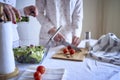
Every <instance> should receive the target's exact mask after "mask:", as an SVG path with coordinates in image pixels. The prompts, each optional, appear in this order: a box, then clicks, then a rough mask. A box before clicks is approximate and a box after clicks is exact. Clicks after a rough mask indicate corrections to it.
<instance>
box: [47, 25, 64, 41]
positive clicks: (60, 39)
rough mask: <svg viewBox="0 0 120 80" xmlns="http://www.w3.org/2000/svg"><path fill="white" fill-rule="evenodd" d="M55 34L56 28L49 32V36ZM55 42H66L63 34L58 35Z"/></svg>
mask: <svg viewBox="0 0 120 80" xmlns="http://www.w3.org/2000/svg"><path fill="white" fill-rule="evenodd" d="M55 32H56V28H55V27H53V28H52V29H50V30H49V31H48V34H51V35H54V33H55ZM54 40H55V41H56V42H60V41H62V40H65V38H64V36H63V35H62V34H61V33H58V34H57V35H56V36H55V37H54Z"/></svg>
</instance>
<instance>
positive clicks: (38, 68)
mask: <svg viewBox="0 0 120 80" xmlns="http://www.w3.org/2000/svg"><path fill="white" fill-rule="evenodd" d="M37 71H39V72H40V73H41V74H43V73H45V67H44V66H42V65H40V66H38V67H37Z"/></svg>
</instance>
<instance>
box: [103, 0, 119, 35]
mask: <svg viewBox="0 0 120 80" xmlns="http://www.w3.org/2000/svg"><path fill="white" fill-rule="evenodd" d="M103 1H104V16H103V28H104V31H103V32H104V33H108V32H112V33H115V34H116V35H117V36H118V37H120V0H103Z"/></svg>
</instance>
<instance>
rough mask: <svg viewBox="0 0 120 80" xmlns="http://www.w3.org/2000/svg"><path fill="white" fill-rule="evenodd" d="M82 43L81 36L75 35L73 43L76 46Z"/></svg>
mask: <svg viewBox="0 0 120 80" xmlns="http://www.w3.org/2000/svg"><path fill="white" fill-rule="evenodd" d="M79 43H80V38H79V37H77V36H73V38H72V44H73V45H75V46H78V45H79Z"/></svg>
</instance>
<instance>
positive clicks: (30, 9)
mask: <svg viewBox="0 0 120 80" xmlns="http://www.w3.org/2000/svg"><path fill="white" fill-rule="evenodd" d="M24 13H25V15H31V16H34V17H36V16H37V15H38V9H37V7H36V6H34V5H31V6H27V7H25V8H24Z"/></svg>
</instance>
